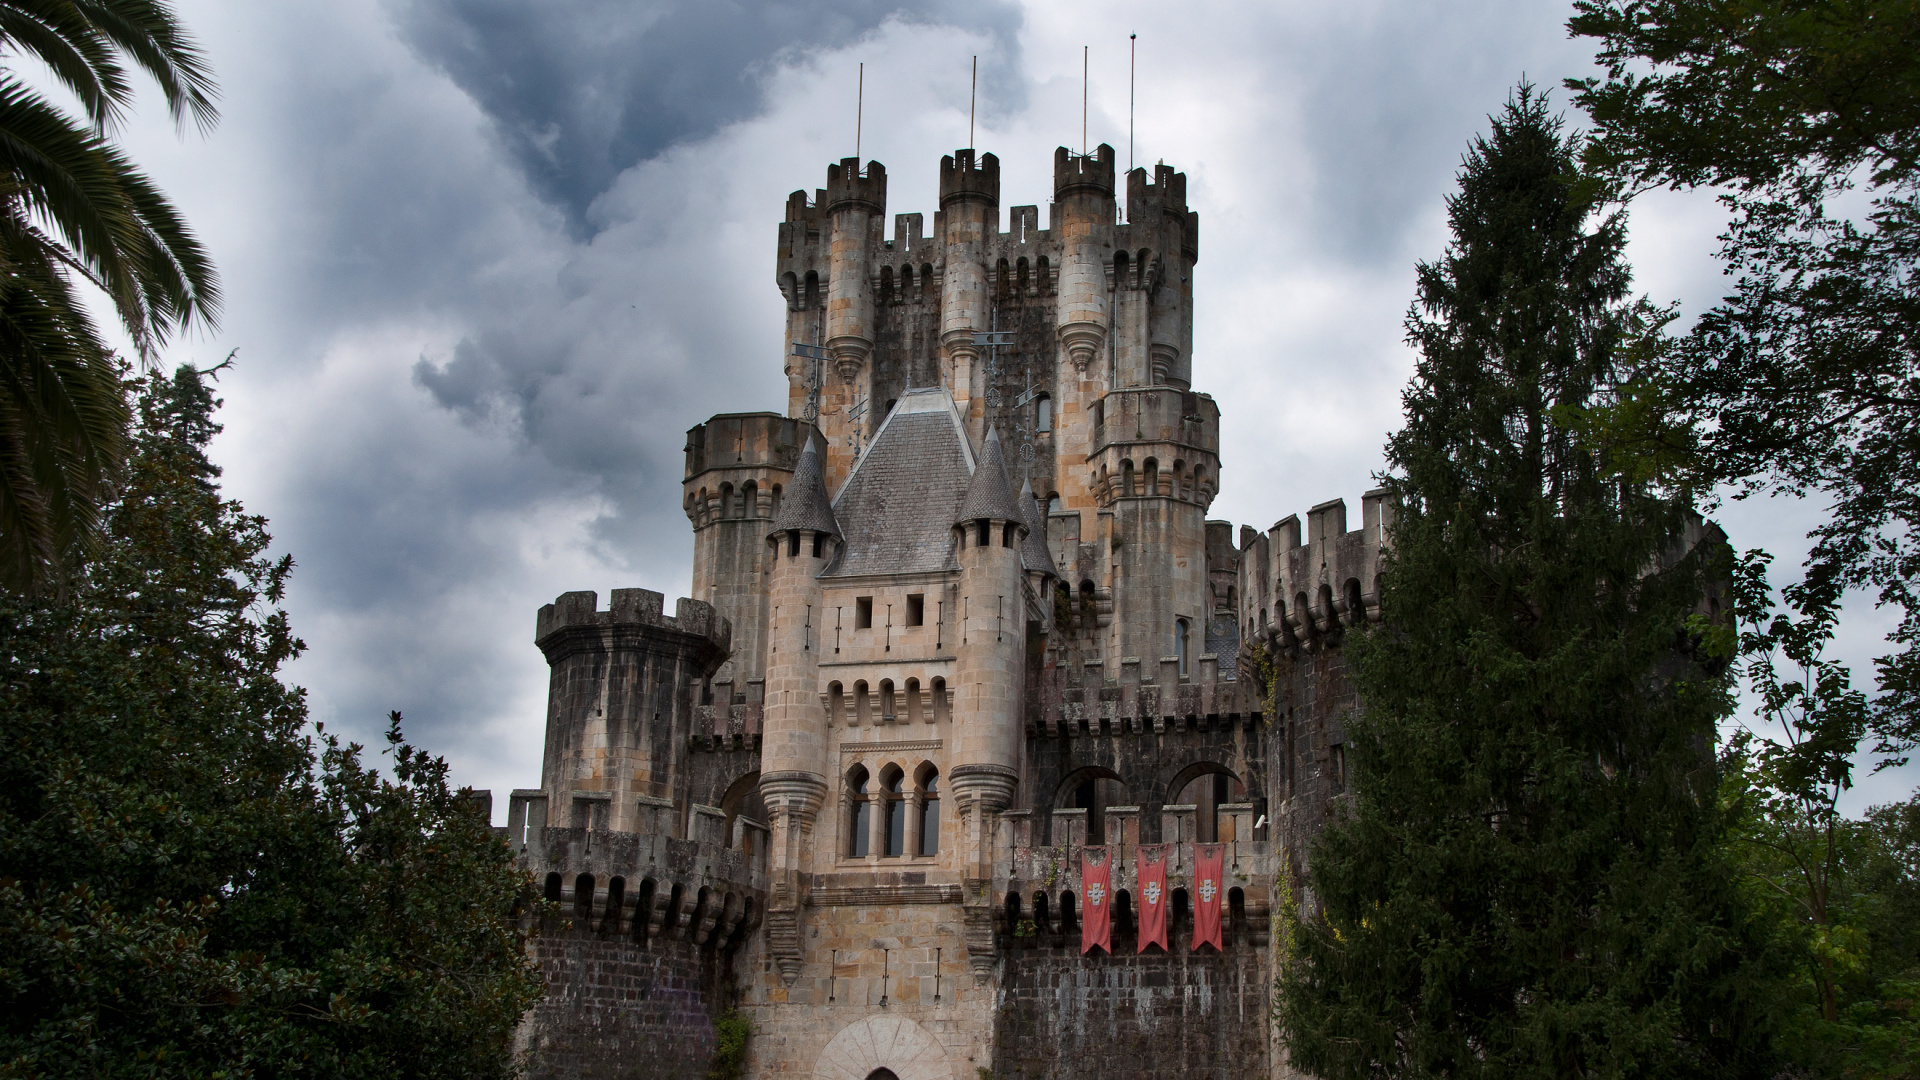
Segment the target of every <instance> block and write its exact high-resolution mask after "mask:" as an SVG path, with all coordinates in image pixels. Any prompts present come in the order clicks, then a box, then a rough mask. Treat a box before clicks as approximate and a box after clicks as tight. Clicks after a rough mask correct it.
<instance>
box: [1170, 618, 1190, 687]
mask: <svg viewBox="0 0 1920 1080" xmlns="http://www.w3.org/2000/svg"><path fill="white" fill-rule="evenodd" d="M1188 637H1189V632H1188V627H1187V620H1185V619H1175V620H1173V655H1175V656H1177V657H1179V658H1180V677H1181V678H1183V679H1184V678H1186V677H1187V644H1188V643H1187V638H1188Z"/></svg>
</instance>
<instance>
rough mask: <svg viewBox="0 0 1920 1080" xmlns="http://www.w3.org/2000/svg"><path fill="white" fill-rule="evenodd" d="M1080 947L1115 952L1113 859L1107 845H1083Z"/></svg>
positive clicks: (1081, 852) (1082, 949)
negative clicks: (1104, 846)
mask: <svg viewBox="0 0 1920 1080" xmlns="http://www.w3.org/2000/svg"><path fill="white" fill-rule="evenodd" d="M1080 899H1081V906H1082V910H1081V912H1080V951H1081V952H1083V953H1085V952H1091V951H1092V950H1093V949H1094V948H1095V947H1099V948H1102V949H1105V950H1107V953H1108V954H1109V955H1111V954H1112V952H1113V860H1112V859H1110V858H1108V857H1107V849H1106V848H1103V847H1086V848H1081V849H1080Z"/></svg>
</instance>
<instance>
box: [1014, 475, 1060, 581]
mask: <svg viewBox="0 0 1920 1080" xmlns="http://www.w3.org/2000/svg"><path fill="white" fill-rule="evenodd" d="M1020 508H1021V509H1022V510H1025V511H1026V512H1027V538H1026V539H1025V540H1022V541H1021V542H1020V561H1021V562H1022V563H1024V564H1025V565H1026V568H1027V569H1028V570H1029V571H1037V572H1039V573H1043V574H1051V575H1053V576H1054V577H1059V576H1060V571H1059V570H1058V569H1056V568H1055V567H1054V565H1053V553H1052V552H1050V551H1048V550H1047V540H1046V537H1047V526H1046V520H1047V519H1046V518H1045V517H1044V516H1042V514H1041V512H1040V498H1039V496H1037V495H1035V494H1034V493H1033V482H1032V481H1031V480H1023V481H1021V483H1020Z"/></svg>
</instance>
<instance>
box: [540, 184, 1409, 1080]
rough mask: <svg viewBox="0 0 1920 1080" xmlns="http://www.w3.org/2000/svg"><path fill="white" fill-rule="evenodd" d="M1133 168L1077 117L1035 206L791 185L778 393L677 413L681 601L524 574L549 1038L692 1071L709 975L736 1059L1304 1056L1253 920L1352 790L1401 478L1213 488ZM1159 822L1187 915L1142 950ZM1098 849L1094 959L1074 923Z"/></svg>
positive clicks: (1164, 229)
mask: <svg viewBox="0 0 1920 1080" xmlns="http://www.w3.org/2000/svg"><path fill="white" fill-rule="evenodd" d="M1115 180H1116V178H1115V172H1114V155H1113V150H1112V148H1111V147H1107V146H1101V147H1100V148H1099V150H1098V151H1097V152H1096V153H1094V154H1090V155H1077V154H1072V153H1070V152H1068V151H1067V150H1066V149H1065V148H1062V149H1060V150H1058V151H1057V152H1056V153H1055V157H1054V191H1053V199H1052V201H1051V203H1050V205H1049V208H1048V220H1047V222H1046V228H1044V229H1043V228H1041V222H1040V214H1039V208H1038V207H1037V206H1014V207H1011V208H1008V209H1007V210H1005V211H1004V212H1003V210H1002V208H1001V206H1000V174H999V162H998V160H997V159H996V158H995V157H994V156H993V155H992V154H985V155H978V156H976V154H975V152H974V151H972V150H961V151H957V152H956V153H955V154H954V155H952V156H951V157H947V158H944V159H943V160H942V161H941V163H940V205H939V208H938V210H937V211H936V212H935V214H934V216H933V225H932V229H931V231H930V232H927V231H925V229H924V219H923V217H922V215H920V214H899V215H897V216H896V217H895V218H894V221H893V226H892V233H891V236H890V237H889V235H888V234H887V230H886V195H887V192H886V183H887V177H886V170H885V168H884V167H883V166H881V165H880V163H878V162H867V163H866V164H865V168H864V169H863V168H862V167H861V162H859V161H858V160H856V159H851V158H850V159H846V160H844V161H842V162H840V163H839V164H837V165H833V166H830V167H829V168H828V170H827V186H826V187H825V188H822V189H820V190H818V191H817V192H816V193H815V194H814V196H813V197H812V198H809V197H808V196H807V194H806V193H805V192H803V191H797V192H794V193H793V195H792V196H790V197H789V199H788V202H787V208H786V220H785V221H784V222H782V223H781V224H780V226H779V232H778V248H777V252H776V263H775V276H776V281H777V282H778V285H779V289H780V293H781V294H782V296H783V297H784V298H785V302H786V306H787V342H788V345H787V347H786V348H785V349H784V350H783V351H784V352H785V353H786V361H785V362H786V368H785V370H786V374H787V377H788V383H789V391H788V400H787V403H786V408H785V411H784V413H772V412H759V413H732V414H723V415H720V416H715V417H713V418H711V419H709V420H708V421H707V422H706V423H704V424H700V425H698V426H696V427H694V428H692V429H691V430H690V431H689V432H688V434H687V459H686V473H685V501H684V505H685V509H686V513H687V516H688V518H689V519H690V521H691V522H692V526H693V534H694V571H693V587H694V593H695V597H694V599H690V600H681V601H680V602H679V604H678V606H677V608H676V611H675V614H674V615H673V616H671V617H669V616H666V615H664V614H663V603H662V600H663V598H662V597H661V596H660V595H659V594H657V593H651V592H647V591H645V590H616V591H615V592H614V593H613V596H612V601H611V604H610V607H609V609H608V610H606V611H600V610H597V604H596V600H595V597H594V594H592V593H568V594H566V595H564V596H562V597H560V598H559V599H558V600H557V601H556V602H555V603H554V604H553V605H550V606H548V607H545V608H542V609H541V611H540V616H539V620H538V628H537V632H536V643H537V644H538V646H539V647H540V648H541V650H542V651H543V652H544V653H545V654H546V656H547V659H548V661H549V663H550V664H551V665H552V683H551V690H550V699H549V706H548V714H547V742H546V760H545V765H544V767H543V769H542V773H541V786H540V787H539V788H538V789H531V790H526V791H516V792H514V793H513V796H512V803H511V808H510V811H509V825H508V828H507V830H506V833H507V835H508V839H509V842H510V843H512V844H514V845H515V846H516V847H517V848H518V849H519V850H520V851H521V852H522V857H523V859H524V861H525V862H526V864H527V865H528V866H529V867H530V868H532V869H533V870H534V871H535V873H536V875H537V876H538V877H539V878H540V879H542V880H543V881H544V883H545V888H546V891H547V895H548V898H549V899H552V900H554V901H557V902H558V903H559V904H560V905H561V907H562V910H564V911H565V912H566V913H567V914H568V918H567V919H566V920H565V921H564V923H562V924H557V925H552V926H547V927H544V928H543V930H542V933H541V934H540V935H539V937H538V938H537V940H536V944H535V949H536V951H537V954H538V957H539V959H540V961H541V964H542V966H543V970H544V971H545V972H546V974H547V977H548V983H549V992H548V996H547V998H546V1000H545V1001H543V1002H542V1004H541V1005H540V1006H538V1007H537V1008H536V1010H535V1012H534V1013H533V1014H532V1015H531V1016H530V1018H529V1019H528V1021H527V1022H526V1024H525V1027H524V1029H523V1033H522V1034H523V1042H524V1044H525V1047H526V1049H527V1052H528V1054H529V1055H530V1062H531V1065H532V1072H533V1073H534V1075H536V1076H567V1077H601V1076H607V1077H613V1076H636V1077H639V1076H644V1077H653V1076H663V1077H664V1076H688V1077H692V1076H699V1075H702V1074H704V1072H705V1069H706V1067H707V1063H708V1060H709V1058H710V1057H711V1055H712V1053H713V1049H714V1045H715V1036H714V1023H713V1021H714V1018H715V1017H716V1016H717V1015H719V1014H720V1013H721V1012H723V1011H725V1010H728V1009H737V1010H739V1012H740V1013H741V1014H743V1015H744V1016H746V1017H747V1018H748V1019H749V1020H750V1021H751V1023H752V1024H753V1027H754V1035H753V1036H752V1038H751V1040H750V1041H749V1051H748V1060H747V1070H748V1073H749V1074H750V1075H752V1076H756V1077H774V1076H796V1075H797V1076H817V1077H828V1078H843V1077H844V1078H849V1080H870V1078H872V1077H883V1078H884V1077H893V1078H897V1080H911V1078H920V1077H939V1078H942V1080H975V1078H976V1077H978V1076H983V1075H992V1076H1005V1077H1014V1076H1019V1077H1065V1076H1069V1075H1071V1076H1149V1075H1160V1074H1168V1073H1180V1074H1183V1075H1194V1076H1209V1077H1253V1076H1267V1075H1282V1074H1284V1073H1285V1072H1286V1064H1285V1052H1284V1047H1281V1046H1279V1045H1277V1044H1276V1043H1275V1040H1274V1036H1273V1034H1272V1032H1271V1031H1270V1028H1269V1023H1268V1019H1267V1018H1268V1014H1269V1011H1270V1010H1269V987H1270V986H1271V984H1272V981H1273V974H1274V963H1275V959H1274V956H1273V954H1272V948H1273V946H1272V942H1271V940H1270V936H1271V935H1270V934H1269V925H1270V919H1271V917H1272V915H1273V913H1274V912H1275V910H1276V909H1277V900H1276V897H1277V896H1278V895H1279V890H1283V889H1285V888H1287V887H1288V886H1287V884H1286V881H1287V880H1288V879H1287V877H1286V876H1285V871H1284V869H1283V868H1284V867H1286V866H1288V865H1291V866H1294V867H1299V866H1301V865H1302V860H1303V859H1304V856H1305V841H1306V839H1307V838H1308V837H1310V836H1311V834H1312V832H1313V830H1314V829H1315V828H1317V827H1318V824H1319V822H1320V821H1321V820H1323V819H1324V816H1325V814H1326V813H1327V811H1328V808H1329V806H1330V805H1331V804H1332V801H1333V800H1335V799H1338V798H1339V797H1340V793H1341V790H1342V787H1343V784H1342V778H1341V771H1342V764H1341V762H1342V754H1341V749H1340V743H1341V739H1342V736H1341V733H1340V717H1341V715H1342V714H1343V713H1344V712H1345V711H1346V710H1347V709H1348V708H1349V707H1350V706H1351V704H1352V701H1351V693H1350V691H1349V690H1348V689H1347V687H1346V683H1345V680H1344V679H1343V677H1342V674H1341V667H1340V661H1339V650H1338V644H1339V640H1340V632H1341V628H1342V627H1343V626H1346V625H1348V624H1351V623H1355V622H1358V621H1360V620H1364V619H1367V618H1369V617H1372V616H1374V615H1375V614H1377V603H1376V600H1375V595H1376V587H1375V584H1374V582H1375V576H1376V574H1375V567H1376V566H1377V561H1378V555H1379V547H1380V538H1381V532H1382V526H1383V520H1382V518H1383V514H1385V513H1386V508H1385V507H1384V505H1383V504H1382V502H1381V501H1380V500H1379V498H1378V497H1377V496H1371V495H1370V496H1369V497H1368V498H1367V499H1366V500H1365V510H1364V525H1363V526H1362V528H1361V529H1359V530H1356V531H1353V532H1348V531H1347V528H1346V511H1345V504H1344V503H1341V502H1337V501H1336V502H1333V503H1328V504H1325V505H1323V506H1320V507H1317V508H1315V510H1314V511H1313V512H1312V513H1311V514H1309V515H1308V524H1307V526H1306V528H1305V529H1304V530H1303V529H1302V527H1301V525H1300V522H1299V520H1298V519H1297V518H1287V519H1285V520H1283V521H1281V522H1280V523H1278V524H1276V525H1275V526H1273V528H1272V529H1270V530H1268V531H1267V532H1266V533H1264V534H1262V533H1256V532H1255V531H1254V530H1252V529H1243V530H1241V535H1240V538H1239V541H1238V543H1237V544H1236V542H1235V539H1234V537H1233V532H1232V526H1231V525H1229V524H1228V523H1226V522H1220V521H1208V520H1207V518H1206V512H1207V507H1208V505H1209V504H1210V503H1211V502H1212V500H1213V496H1214V494H1215V492H1216V491H1217V490H1218V483H1219V477H1220V469H1221V462H1220V460H1219V410H1218V408H1217V406H1216V405H1215V403H1214V401H1213V399H1212V398H1211V397H1209V396H1207V395H1206V394H1203V393H1198V392H1196V391H1195V390H1194V388H1193V387H1192V385H1191V381H1192V380H1191V376H1192V342H1193V282H1194V269H1195V265H1196V262H1197V260H1198V255H1199V219H1198V216H1197V215H1196V214H1195V213H1194V212H1193V211H1191V210H1189V209H1187V205H1186V177H1185V176H1184V175H1183V174H1181V173H1177V172H1175V171H1174V170H1173V169H1171V168H1168V167H1166V166H1160V167H1159V168H1158V169H1157V170H1156V171H1155V173H1154V174H1153V175H1151V176H1150V175H1149V174H1148V172H1147V170H1145V169H1136V170H1134V171H1133V172H1131V173H1129V174H1127V175H1126V176H1125V182H1126V192H1125V203H1124V208H1123V207H1122V205H1121V204H1120V203H1119V202H1118V200H1117V199H1116V185H1115ZM1123 210H1124V212H1123ZM771 344H772V343H769V345H771ZM1195 843H1225V844H1227V845H1228V846H1229V847H1228V850H1229V851H1230V852H1231V866H1230V871H1229V873H1228V882H1229V884H1230V886H1231V887H1230V889H1229V891H1228V904H1227V913H1228V915H1227V919H1226V922H1227V930H1226V935H1225V948H1224V949H1222V950H1214V949H1212V948H1211V947H1203V948H1200V949H1198V950H1196V949H1193V948H1190V947H1189V939H1190V937H1191V928H1190V926H1189V925H1188V924H1189V922H1190V920H1191V915H1190V914H1189V913H1190V910H1191V904H1190V903H1189V898H1188V896H1187V891H1186V890H1187V887H1188V886H1189V885H1190V884H1191V881H1190V875H1191V868H1192V845H1193V844H1195ZM1141 844H1170V845H1172V847H1171V849H1170V854H1169V864H1170V866H1171V871H1170V874H1169V879H1168V885H1169V888H1171V889H1172V890H1173V904H1172V913H1173V922H1172V926H1171V931H1170V943H1171V945H1172V949H1171V951H1170V952H1162V951H1160V950H1158V949H1157V948H1155V949H1152V950H1149V951H1146V952H1139V951H1137V950H1136V928H1135V926H1134V920H1133V915H1132V912H1133V906H1134V902H1133V898H1132V895H1131V890H1132V889H1133V888H1134V887H1135V882H1134V880H1133V876H1134V859H1135V852H1134V849H1135V848H1136V847H1137V846H1138V845H1141ZM1086 845H1105V846H1106V847H1108V848H1109V850H1110V851H1111V852H1112V854H1113V855H1114V856H1115V858H1114V864H1113V880H1112V886H1113V888H1114V890H1115V896H1114V899H1115V906H1114V912H1115V930H1114V939H1113V952H1112V953H1111V954H1107V953H1102V952H1098V951H1096V952H1093V953H1090V954H1088V955H1084V956H1083V955H1081V953H1080V950H1079V933H1078V917H1077V915H1078V909H1079V907H1080V906H1081V900H1080V896H1081V894H1080V887H1079V868H1080V851H1081V849H1082V848H1083V847H1084V846H1086Z"/></svg>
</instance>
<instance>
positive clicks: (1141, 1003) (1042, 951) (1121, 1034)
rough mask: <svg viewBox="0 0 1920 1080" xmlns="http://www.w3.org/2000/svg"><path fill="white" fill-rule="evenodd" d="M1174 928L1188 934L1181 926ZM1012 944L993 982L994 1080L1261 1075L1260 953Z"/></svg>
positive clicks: (1264, 1008)
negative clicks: (1087, 952)
mask: <svg viewBox="0 0 1920 1080" xmlns="http://www.w3.org/2000/svg"><path fill="white" fill-rule="evenodd" d="M1180 929H1182V930H1187V932H1189V933H1190V932H1191V931H1190V930H1188V928H1186V927H1181V928H1180ZM1130 945H1131V943H1128V945H1127V946H1124V947H1122V950H1121V952H1120V954H1119V955H1115V956H1106V955H1104V954H1100V953H1095V954H1093V955H1091V956H1086V957H1083V956H1081V955H1079V948H1078V943H1077V942H1073V943H1070V944H1068V945H1067V946H1066V947H1051V946H1047V945H1037V946H1034V947H1031V948H1025V949H1016V950H1015V951H1014V952H1013V953H1012V954H1011V958H1010V959H1009V960H1008V962H1007V967H1006V976H1005V978H1004V980H1003V982H1002V984H1001V1005H1000V1010H999V1015H998V1017H997V1018H996V1024H995V1038H994V1052H993V1060H994V1070H993V1072H994V1075H995V1076H996V1077H1004V1078H1007V1080H1068V1078H1072V1080H1080V1078H1082V1077H1089V1076H1098V1077H1102V1078H1107V1080H1133V1078H1138V1080H1149V1078H1159V1077H1169V1076H1179V1077H1190V1078H1193V1080H1229V1078H1240V1077H1249V1078H1251V1077H1265V1076H1266V1075H1267V1074H1268V1034H1267V1012H1268V1002H1269V992H1268V982H1269V978H1268V975H1267V974H1266V971H1267V967H1266V964H1265V962H1264V961H1265V957H1264V955H1263V954H1264V950H1261V949H1258V948H1256V947H1255V946H1254V945H1252V944H1251V943H1250V942H1248V941H1246V940H1244V938H1243V940H1241V941H1236V942H1229V944H1228V946H1227V950H1226V952H1224V953H1216V952H1214V951H1213V950H1212V949H1210V948H1209V949H1203V950H1202V951H1201V952H1200V953H1198V954H1195V953H1193V952H1192V951H1190V950H1189V949H1187V948H1186V946H1185V943H1184V942H1182V941H1180V940H1178V939H1177V937H1176V939H1175V940H1174V951H1173V953H1172V954H1171V955H1168V954H1164V953H1161V952H1159V951H1158V950H1154V951H1151V952H1149V953H1146V954H1144V955H1139V954H1133V953H1132V952H1131V951H1130Z"/></svg>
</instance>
